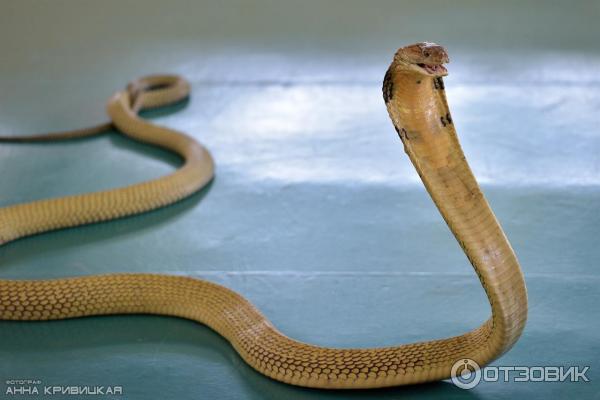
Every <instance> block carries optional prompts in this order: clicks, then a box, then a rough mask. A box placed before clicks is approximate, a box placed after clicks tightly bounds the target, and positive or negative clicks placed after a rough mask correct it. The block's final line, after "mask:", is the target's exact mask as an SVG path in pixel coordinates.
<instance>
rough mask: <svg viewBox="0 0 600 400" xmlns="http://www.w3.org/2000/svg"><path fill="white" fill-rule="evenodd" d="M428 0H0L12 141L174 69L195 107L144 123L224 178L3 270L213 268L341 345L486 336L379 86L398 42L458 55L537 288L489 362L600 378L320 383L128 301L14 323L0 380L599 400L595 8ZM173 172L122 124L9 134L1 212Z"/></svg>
mask: <svg viewBox="0 0 600 400" xmlns="http://www.w3.org/2000/svg"><path fill="white" fill-rule="evenodd" d="M418 4H419V5H416V3H409V2H406V3H403V2H398V1H387V2H384V1H377V2H373V3H370V4H367V2H359V1H344V2H341V1H340V2H334V1H329V2H321V1H302V2H294V3H293V4H292V3H285V2H270V1H266V0H262V1H258V2H257V1H254V2H245V1H239V2H231V1H230V2H226V3H222V2H220V3H216V2H215V3H214V4H202V3H201V2H184V1H172V2H168V5H167V3H166V2H159V1H157V0H153V1H126V2H123V1H103V2H92V1H53V2H38V1H32V0H26V1H23V0H21V1H19V2H16V1H14V2H9V1H2V0H0V105H1V107H0V130H1V132H2V134H14V135H19V134H26V133H31V132H38V131H41V132H43V131H48V130H57V129H68V128H74V127H80V126H86V125H89V124H92V123H96V122H100V121H102V120H103V119H104V113H103V107H104V101H105V99H106V98H108V96H109V95H110V94H111V93H112V92H113V91H115V90H117V89H119V88H120V87H122V86H123V85H124V84H125V83H126V82H127V80H129V79H132V78H135V77H137V76H139V75H143V74H147V73H151V72H162V71H167V72H173V73H180V74H183V75H185V76H186V77H187V78H188V79H190V80H191V82H192V86H193V96H192V97H191V99H190V101H189V102H188V103H186V104H184V105H182V106H179V107H174V108H171V109H169V110H162V111H161V112H154V113H152V114H147V115H146V116H147V117H150V118H152V119H153V120H154V121H156V122H157V123H161V124H164V125H168V126H170V127H173V128H177V129H179V130H182V131H185V132H187V133H189V134H192V135H194V136H195V137H196V138H198V139H199V140H201V141H202V142H203V143H205V144H206V145H207V146H208V147H209V148H210V149H211V150H212V152H213V154H214V156H215V159H216V162H217V168H218V169H217V176H216V179H215V181H214V182H213V184H212V185H211V186H210V187H209V188H208V189H207V190H205V191H203V192H202V193H201V194H198V195H196V196H194V197H192V198H191V199H188V200H185V201H183V202H181V203H179V204H177V205H175V206H172V207H169V208H167V209H164V210H159V211H156V212H153V213H150V214H147V215H143V216H138V217H134V218H130V219H126V220H121V221H116V222H111V223H106V224H101V225H96V226H89V227H83V228H78V229H72V230H66V231H61V232H55V233H51V234H46V235H41V236H37V237H33V238H29V239H25V240H22V241H18V242H15V243H13V244H10V245H8V246H5V247H3V248H1V249H0V277H1V278H53V277H62V276H72V275H89V274H97V273H108V272H124V271H130V272H133V271H139V272H141V271H144V272H164V273H175V274H186V275H191V276H197V277H204V278H206V279H210V280H213V281H216V282H219V283H222V284H225V285H226V286H228V287H231V288H233V289H235V290H238V291H239V292H241V293H242V294H244V295H245V296H247V297H248V298H249V299H250V300H251V301H252V302H254V303H255V304H256V305H257V306H258V307H259V308H260V309H261V310H262V311H263V312H264V313H265V314H266V315H267V316H268V317H269V318H270V319H271V320H272V321H273V322H274V324H275V325H277V326H278V327H279V328H280V329H281V330H282V331H283V332H285V333H286V334H288V335H290V336H292V337H294V338H297V339H300V340H304V341H308V342H311V343H315V344H321V345H328V346H354V347H363V346H383V345H393V344H397V343H404V342H410V341H415V340H422V339H432V338H439V337H445V336H448V335H453V334H460V333H462V332H464V331H466V330H468V329H471V328H474V327H475V326H477V325H478V324H479V323H481V322H482V321H483V320H485V319H486V318H487V315H488V313H489V307H488V305H487V303H486V300H485V297H484V294H483V291H482V290H481V288H480V286H479V284H478V281H477V278H476V277H475V275H474V273H473V272H472V269H471V267H470V266H469V265H468V263H467V260H466V259H465V257H464V256H463V255H462V253H461V251H460V249H459V247H458V245H457V244H456V242H455V241H454V239H453V238H452V236H451V234H450V233H449V231H448V229H447V228H446V227H445V225H444V223H443V220H442V219H441V217H440V216H439V214H438V213H437V211H436V209H435V208H434V206H433V204H432V203H431V201H430V200H429V198H428V196H427V195H426V193H425V191H424V189H423V187H422V185H421V184H420V183H419V180H418V176H417V175H416V173H415V172H414V170H413V169H412V167H411V165H410V163H409V161H408V159H407V157H406V156H405V155H404V153H403V150H402V146H401V144H400V143H399V141H398V139H397V136H396V134H395V132H394V131H393V128H392V126H391V124H390V122H389V121H388V117H387V114H386V111H385V107H384V104H383V101H382V99H381V92H380V86H381V80H382V77H383V72H384V71H385V69H386V68H387V65H388V63H389V61H390V59H391V56H392V54H393V52H394V51H395V49H396V48H397V47H399V46H401V45H404V44H407V43H411V42H414V41H417V40H424V39H427V40H433V41H436V42H439V43H441V44H444V45H446V46H447V48H448V50H449V52H450V56H451V58H452V63H451V64H450V66H449V69H450V76H449V77H448V78H447V79H446V87H447V93H448V98H449V102H450V107H451V109H452V111H453V119H454V121H455V124H456V127H457V130H458V133H459V135H460V138H461V141H462V143H463V147H464V149H465V152H466V154H467V158H468V160H469V161H470V163H471V165H472V167H473V170H474V172H475V174H476V176H477V177H478V178H479V179H480V181H481V182H482V184H483V187H484V191H485V192H486V194H487V196H488V198H489V200H490V202H491V204H492V206H493V208H494V210H495V212H496V214H497V215H498V217H499V219H500V220H501V222H502V224H503V226H504V227H505V230H506V233H507V234H508V236H509V238H510V239H511V241H512V244H513V246H514V248H515V250H516V251H517V254H518V256H519V257H520V259H521V263H522V266H523V269H524V272H525V276H526V280H527V283H528V287H529V296H530V318H529V322H528V326H527V328H526V330H525V333H524V335H523V337H522V339H521V340H520V341H519V342H518V343H517V345H516V346H515V347H514V348H513V350H512V351H510V352H509V353H508V354H506V355H505V356H504V357H502V358H501V359H499V360H497V361H496V362H495V363H494V364H495V365H502V366H512V365H529V366H536V365H546V366H548V365H557V366H560V365H564V366H570V365H578V366H590V370H589V372H588V374H587V376H588V377H589V378H590V380H591V382H589V383H519V382H508V383H504V382H500V383H489V382H488V383H482V384H480V385H479V386H477V387H476V388H475V389H473V390H470V391H465V390H462V389H458V388H456V387H454V386H453V385H452V384H451V383H438V384H432V385H426V386H419V387H414V388H396V389H391V390H384V391H367V392H358V393H349V392H322V391H315V390H306V389H301V388H295V387H290V386H287V385H283V384H279V383H277V382H274V381H272V380H270V379H268V378H265V377H263V376H261V375H259V374H258V373H256V372H254V371H253V370H252V369H251V368H250V367H248V366H246V365H245V364H244V363H243V361H242V360H241V359H240V358H239V357H238V356H237V354H236V353H235V352H234V351H233V349H232V348H231V347H230V346H229V344H228V343H227V342H226V341H225V340H223V339H222V338H221V337H219V336H218V335H217V334H215V333H214V332H212V331H210V330H209V329H208V328H206V327H204V326H201V325H198V324H195V323H193V322H190V321H185V320H178V319H173V318H164V317H153V316H114V317H103V318H86V319H79V320H70V321H61V322H51V323H32V324H27V323H9V322H0V395H4V394H5V392H6V389H7V385H6V380H9V379H19V378H32V379H39V380H42V381H43V383H44V384H48V385H52V384H63V385H68V384H75V385H82V384H90V385H122V386H123V387H124V390H125V394H126V396H125V397H126V398H128V399H129V398H131V399H138V398H139V399H147V398H206V399H217V398H218V399H244V398H256V399H263V398H272V399H281V398H288V399H293V398H301V399H309V398H365V399H366V398H406V397H408V398H411V397H414V398H418V397H443V398H463V397H466V398H485V399H488V398H506V397H511V398H528V399H534V398H559V397H567V396H568V397H579V398H598V396H599V392H600V384H599V380H600V374H599V373H598V369H599V368H600V364H598V359H599V358H600V346H599V341H598V334H597V332H598V328H599V327H600V325H599V324H600V319H599V317H600V311H599V303H600V289H599V286H600V272H599V268H600V249H599V246H598V236H599V233H600V228H599V226H600V213H599V204H600V158H599V154H600V132H599V129H600V128H599V126H600V116H599V115H600V114H599V111H600V95H599V94H598V89H599V88H600V78H599V77H598V73H599V72H600V46H598V43H597V40H598V38H600V28H599V26H598V24H597V20H598V18H599V17H600V5H599V4H598V2H570V3H569V5H568V6H560V5H559V3H557V4H551V5H548V4H549V3H542V2H535V1H530V2H523V1H520V2H516V1H515V2H496V3H495V4H491V3H488V4H487V5H484V4H483V3H476V2H471V1H466V0H463V1H457V2H444V1H438V2H432V1H426V2H419V3H418ZM565 4H566V3H565ZM176 165H177V160H176V159H175V158H174V157H172V156H170V155H168V154H165V153H163V152H161V151H158V150H155V149H152V148H148V147H146V146H143V145H140V144H137V143H134V142H132V141H130V140H128V139H125V138H123V137H122V136H120V135H119V134H117V133H114V132H113V133H108V134H105V135H102V136H99V137H96V138H91V139H89V140H82V141H72V142H65V143H56V144H43V145H42V144H35V145H12V144H11V145H4V144H3V145H1V146H0V188H1V190H0V206H2V205H8V204H12V203H16V202H23V201H28V200H33V199H39V198H46V197H51V196H60V195H63V194H72V193H81V192H87V191H91V190H98V189H105V188H110V187H115V186H118V185H123V184H127V183H132V182H138V181H140V180H143V179H148V178H152V177H156V176H159V175H161V174H164V173H166V172H168V171H170V170H172V169H173V168H174V167H175V166H176ZM0 222H1V221H0ZM0 397H1V396H0Z"/></svg>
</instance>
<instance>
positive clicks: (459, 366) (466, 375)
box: [450, 358, 481, 389]
mask: <svg viewBox="0 0 600 400" xmlns="http://www.w3.org/2000/svg"><path fill="white" fill-rule="evenodd" d="M450 375H451V376H452V383H454V384H455V385H456V386H458V387H459V388H461V389H473V388H474V387H475V386H477V384H478V383H479V382H480V381H481V369H479V364H477V363H476V362H475V361H474V360H471V359H470V358H461V359H460V360H458V361H457V362H455V363H454V365H453V366H452V370H451V371H450Z"/></svg>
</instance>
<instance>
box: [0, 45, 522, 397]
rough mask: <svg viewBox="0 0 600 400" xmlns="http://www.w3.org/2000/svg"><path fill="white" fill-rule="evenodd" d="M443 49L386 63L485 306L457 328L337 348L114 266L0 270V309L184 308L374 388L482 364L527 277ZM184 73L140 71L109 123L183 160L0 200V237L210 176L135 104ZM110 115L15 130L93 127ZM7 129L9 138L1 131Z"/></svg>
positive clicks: (259, 365)
mask: <svg viewBox="0 0 600 400" xmlns="http://www.w3.org/2000/svg"><path fill="white" fill-rule="evenodd" d="M447 61H448V57H447V55H446V52H445V50H444V49H443V48H442V47H441V46H438V45H435V44H432V43H417V44H415V45H411V46H406V47H403V48H401V49H399V50H398V52H397V53H396V55H395V56H394V60H393V62H392V64H391V66H390V68H389V69H388V72H387V73H386V76H385V80H384V86H383V94H384V99H385V102H386V105H387V108H388V112H389V114H390V117H391V119H392V121H393V124H394V127H395V128H396V131H397V132H398V135H399V136H400V138H401V139H402V142H403V143H404V148H405V151H406V152H407V153H408V155H409V157H410V159H411V161H412V162H413V164H414V166H415V168H416V170H417V172H418V173H419V175H420V176H421V179H422V180H423V183H424V184H425V187H426V188H427V191H428V192H429V194H430V195H431V197H432V199H433V201H434V202H435V204H436V205H437V207H438V209H439V211H440V213H441V214H442V216H443V217H444V219H445V221H446V223H447V224H448V226H449V227H450V229H451V230H452V232H453V233H454V235H455V237H456V239H457V240H458V242H459V243H460V245H461V247H462V248H463V250H464V251H465V254H466V255H467V257H468V258H469V260H470V261H471V264H472V265H473V267H474V269H475V271H476V273H477V275H478V276H479V279H480V281H481V283H482V285H483V287H484V289H485V292H486V294H487V296H488V298H489V301H490V304H491V309H492V317H491V318H490V319H489V320H488V321H487V322H485V323H484V324H483V325H481V326H480V327H479V328H477V329H475V330H473V331H471V332H468V333H466V334H464V335H461V336H456V337H451V338H447V339H442V340H434V341H428V342H419V343H413V344H406V345H400V346H396V347H385V348H370V349H335V348H325V347H318V346H313V345H310V344H306V343H302V342H299V341H296V340H293V339H291V338H288V337H286V336H285V335H283V334H282V333H280V332H279V331H278V330H277V329H276V328H275V327H274V326H273V325H272V324H271V323H270V322H269V321H268V320H267V319H266V318H265V317H264V316H263V315H262V314H261V313H260V312H259V311H258V310H257V309H256V308H255V307H254V306H253V305H252V304H250V303H249V302H248V301H247V300H245V299H244V298H243V297H242V296H240V295H239V294H237V293H235V292H233V291H231V290H229V289H227V288H225V287H223V286H220V285H217V284H214V283H211V282H208V281H205V280H200V279H193V278H187V277H181V276H169V275H157V274H109V275H99V276H85V277H78V278H66V279H55V280H0V318H1V319H6V320H23V321H25V320H27V321H32V320H51V319H64V318H73V317H81V316H90V315H102V314H132V313H135V314H137V313H150V314H162V315H171V316H176V317H182V318H188V319H192V320H195V321H198V322H201V323H203V324H206V325H208V326H209V327H211V328H212V329H214V330H215V331H217V332H218V333H220V334H221V335H222V336H224V337H225V338H226V339H227V340H228V341H229V342H230V343H231V344H232V345H233V347H234V348H235V349H236V351H237V352H238V353H239V354H240V356H241V357H242V358H243V359H244V360H245V361H246V362H247V363H248V364H249V365H251V366H252V367H253V368H255V369H256V370H258V371H259V372H261V373H263V374H265V375H267V376H269V377H271V378H274V379H277V380H279V381H283V382H286V383H290V384H294V385H301V386H309V387H316V388H347V389H351V388H374V387H384V386H394V385H404V384H414V383H421V382H428V381H435V380H440V379H445V378H448V377H449V376H450V371H451V368H452V366H453V364H454V363H455V362H456V361H457V360H460V359H463V358H470V359H473V360H474V361H476V362H477V363H478V364H479V365H485V364H487V363H488V362H490V361H491V360H493V359H495V358H497V357H498V356H500V355H501V354H503V353H504V352H505V351H507V350H508V349H509V348H510V347H511V346H512V345H513V344H514V343H515V341H516V340H517V339H518V338H519V336H520V334H521V332H522V330H523V328H524V325H525V321H526V317H527V294H526V289H525V283H524V280H523V276H522V273H521V270H520V267H519V264H518V261H517V259H516V257H515V255H514V252H513V250H512V248H511V246H510V244H509V242H508V240H507V239H506V237H505V235H504V232H503V231H502V228H501V227H500V225H499V224H498V222H497V220H496V218H495V216H494V214H493V213H492V211H491V209H490V207H489V205H488V203H487V201H486V200H485V198H484V196H483V194H482V193H481V190H480V188H479V186H478V184H477V182H476V180H475V178H474V176H473V174H472V172H471V170H470V168H469V166H468V164H467V162H466V160H465V157H464V155H463V152H462V149H461V147H460V144H459V142H458V138H457V136H456V132H455V130H454V125H453V123H452V118H451V116H450V112H449V110H448V106H447V103H446V97H445V92H444V85H443V81H442V76H444V75H446V70H445V68H444V67H443V65H442V64H443V63H445V62H447ZM188 93H189V85H188V84H187V82H186V81H184V80H183V79H181V78H179V77H174V76H153V77H147V78H142V79H140V80H138V81H136V82H134V83H132V84H130V85H129V86H128V88H127V90H125V91H121V92H118V93H117V94H115V95H114V96H113V97H112V98H111V99H110V100H109V102H108V114H109V116H110V118H111V121H112V122H111V124H112V125H113V126H114V127H116V128H117V129H118V130H119V131H121V132H123V133H124V134H125V135H127V136H129V137H131V138H133V139H135V140H138V141H142V142H146V143H150V144H153V145H156V146H160V147H162V148H165V149H168V150H170V151H172V152H175V153H177V154H179V155H180V156H181V157H182V158H183V160H184V163H183V166H182V167H181V168H179V169H178V170H177V171H175V172H174V173H172V174H170V175H168V176H165V177H162V178H159V179H155V180H151V181H148V182H144V183H140V184H136V185H132V186H128V187H124V188H120V189H115V190H108V191H104V192H98V193H90V194H84V195H78V196H69V197H62V198H56V199H50V200H42V201H36V202H31V203H26V204H17V205H13V206H9V207H4V208H1V209H0V244H5V243H7V242H9V241H12V240H16V239H18V238H22V237H25V236H29V235H33V234H36V233H41V232H45V231H50V230H54V229H59V228H66V227H72V226H76V225H81V224H87V223H93V222H99V221H107V220H111V219H115V218H119V217H124V216H127V215H132V214H136V213H141V212H145V211H148V210H152V209H156V208H158V207H162V206H165V205H168V204H171V203H173V202H176V201H178V200H180V199H182V198H184V197H186V196H189V195H191V194H192V193H194V192H196V191H197V190H199V189H201V188H202V187H204V186H205V185H206V184H207V183H208V182H209V181H210V180H211V179H212V176H213V169H214V167H213V161H212V158H211V156H210V154H209V152H208V151H207V150H206V149H205V148H204V147H203V146H202V145H200V144H199V143H197V142H196V141H195V140H194V139H192V138H190V137H188V136H186V135H184V134H182V133H178V132H175V131H173V130H171V129H167V128H164V127H159V126H156V125H154V124H150V123H148V122H145V121H143V120H142V119H140V118H138V117H137V112H138V111H139V110H141V109H144V108H150V107H157V106H162V105H165V104H169V103H172V102H175V101H178V100H180V99H182V98H185V97H186V96H187V95H188ZM111 124H107V125H101V126H98V127H94V128H90V129H86V130H81V131H72V132H66V133H58V134H54V135H50V136H33V137H26V138H23V139H21V140H25V141H26V140H47V139H62V138H72V137H81V136H88V135H92V134H96V133H99V132H101V131H102V130H104V129H106V128H108V127H109V126H110V125H111ZM4 140H7V139H6V138H4Z"/></svg>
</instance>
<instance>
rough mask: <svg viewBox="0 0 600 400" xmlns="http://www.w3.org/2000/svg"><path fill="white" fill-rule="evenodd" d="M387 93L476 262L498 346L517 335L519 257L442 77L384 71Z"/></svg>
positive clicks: (415, 159) (523, 311)
mask: <svg viewBox="0 0 600 400" xmlns="http://www.w3.org/2000/svg"><path fill="white" fill-rule="evenodd" d="M383 92H384V100H385V102H386V106H387V109H388V112H389V115H390V117H391V119H392V122H393V124H394V127H395V129H396V131H397V132H398V136H399V137H400V139H401V140H402V143H403V144H404V149H405V151H406V153H407V154H408V156H409V158H410V160H411V161H412V163H413V165H414V167H415V169H416V170H417V173H418V174H419V176H420V177H421V180H422V181H423V183H424V185H425V187H426V189H427V191H428V192H429V194H430V196H431V198H432V200H433V201H434V203H435V205H436V206H437V208H438V210H439V211H440V213H441V214H442V216H443V218H444V220H445V221H446V223H447V224H448V227H449V228H450V230H451V231H452V233H453V234H454V236H455V238H456V240H457V241H458V243H459V244H460V246H461V248H462V249H463V251H464V252H465V255H466V256H467V258H468V260H469V262H470V263H471V265H472V266H473V268H474V269H475V272H476V273H477V275H478V277H479V279H480V281H481V283H482V285H483V288H484V290H485V292H486V295H487V297H488V299H489V301H490V305H491V308H492V318H491V320H490V321H489V323H490V324H491V331H490V337H489V341H492V342H493V344H494V346H491V347H492V348H494V349H495V353H496V354H487V355H485V356H482V361H489V360H484V359H486V358H488V359H493V358H496V357H497V356H499V355H501V354H502V353H504V352H505V351H507V350H508V349H509V348H510V347H511V346H512V345H513V344H514V343H515V342H516V340H517V339H518V338H519V336H520V335H521V332H522V330H523V328H524V326H525V322H526V318H527V293H526V289H525V283H524V279H523V276H522V273H521V269H520V266H519V262H518V260H517V258H516V256H515V253H514V251H513V249H512V247H511V245H510V243H509V242H508V240H507V238H506V236H505V235H504V232H503V230H502V228H501V227H500V224H499V223H498V221H497V219H496V217H495V215H494V213H493V212H492V210H491V208H490V206H489V204H488V202H487V200H486V199H485V197H484V195H483V193H482V191H481V189H480V187H479V185H478V183H477V181H476V179H475V177H474V175H473V173H472V172H471V169H470V167H469V165H468V163H467V161H466V159H465V155H464V153H463V151H462V148H461V146H460V143H459V141H458V137H457V134H456V130H455V128H454V123H453V121H452V117H451V115H450V111H449V108H448V103H447V100H446V93H445V90H444V82H443V79H442V78H441V77H429V76H423V75H421V74H418V73H414V72H412V71H402V70H398V69H397V68H396V67H395V65H394V64H392V66H391V67H390V69H389V70H388V72H387V74H386V78H385V80H384V86H383Z"/></svg>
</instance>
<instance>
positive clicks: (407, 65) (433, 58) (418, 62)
mask: <svg viewBox="0 0 600 400" xmlns="http://www.w3.org/2000/svg"><path fill="white" fill-rule="evenodd" d="M448 62H450V59H449V58H448V53H447V52H446V49H444V48H443V47H442V46H440V45H439V44H435V43H431V42H420V43H415V44H411V45H409V46H405V47H401V48H400V49H398V51H397V52H396V54H395V55H394V63H395V64H396V65H397V66H398V67H400V68H401V69H405V70H409V71H413V72H417V73H419V74H422V75H427V76H431V77H440V76H446V75H448V70H447V69H446V67H444V65H443V64H445V63H448Z"/></svg>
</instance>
